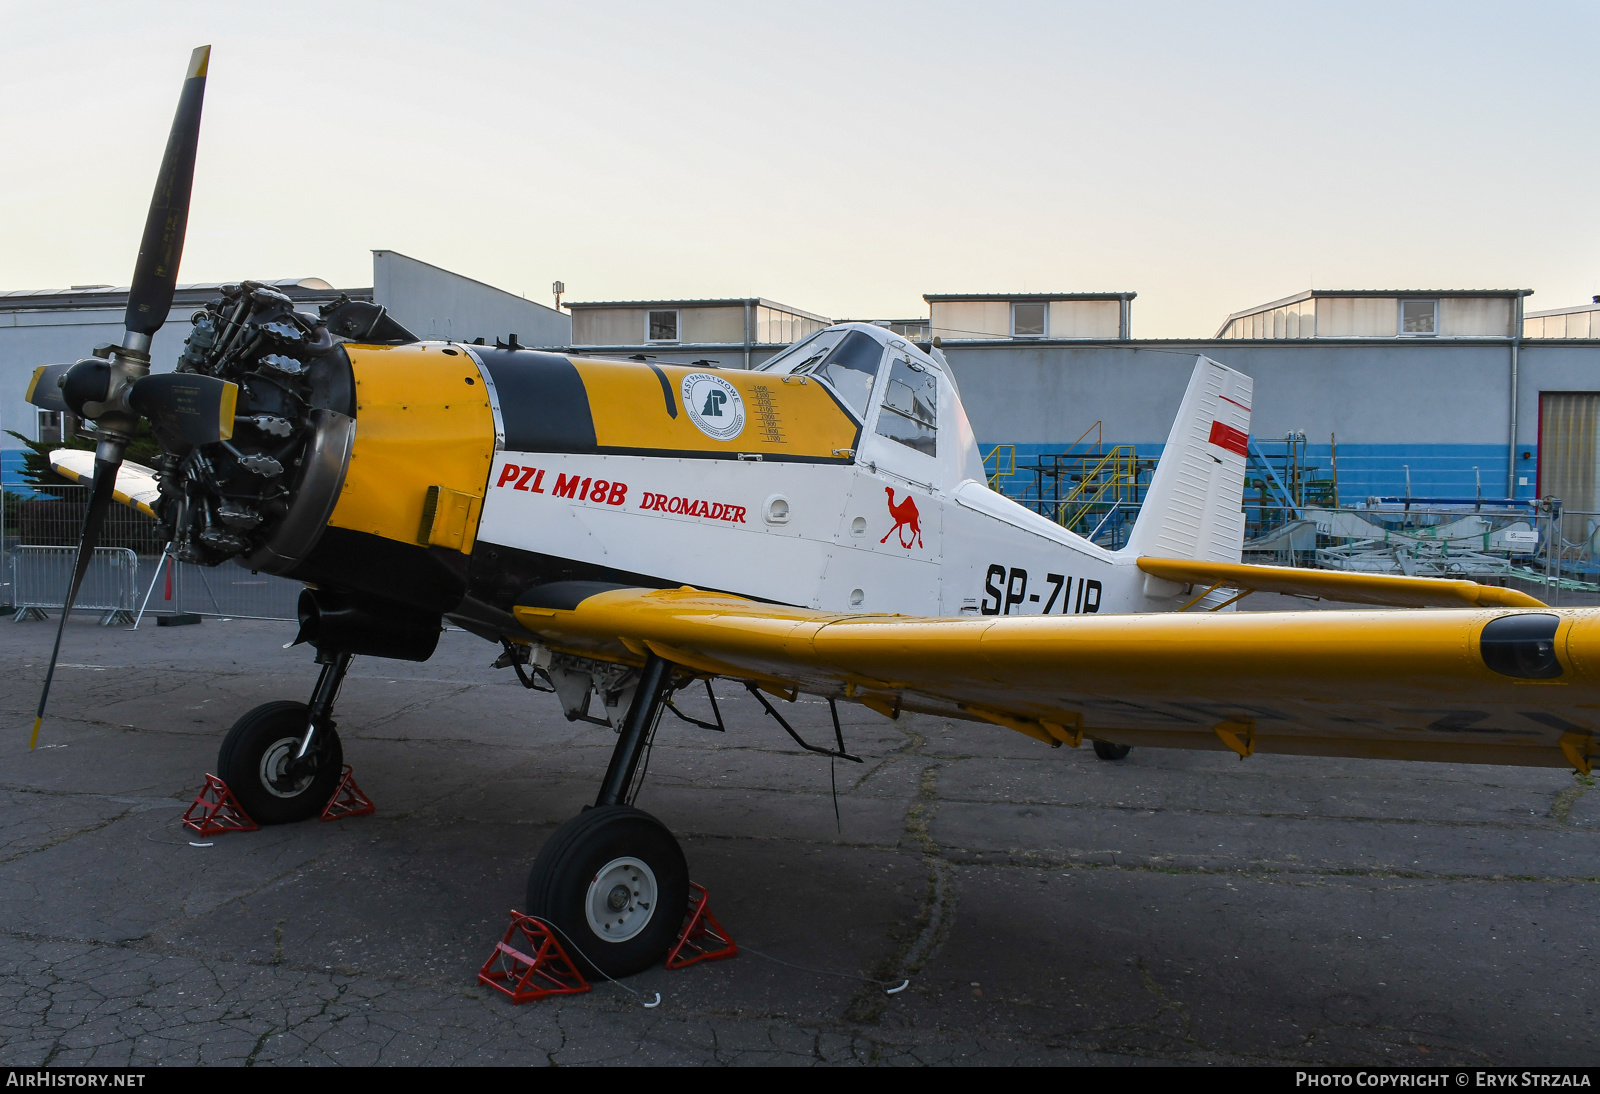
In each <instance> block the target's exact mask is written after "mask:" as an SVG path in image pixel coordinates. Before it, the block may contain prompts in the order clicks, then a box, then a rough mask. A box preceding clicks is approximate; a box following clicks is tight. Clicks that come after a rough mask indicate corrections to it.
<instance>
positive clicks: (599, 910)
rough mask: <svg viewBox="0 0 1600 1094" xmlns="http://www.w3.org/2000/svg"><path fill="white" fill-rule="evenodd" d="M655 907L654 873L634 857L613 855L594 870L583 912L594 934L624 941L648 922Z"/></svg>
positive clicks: (609, 940)
mask: <svg viewBox="0 0 1600 1094" xmlns="http://www.w3.org/2000/svg"><path fill="white" fill-rule="evenodd" d="M655 910H656V875H655V872H654V871H652V870H651V869H650V867H649V866H647V865H645V864H644V863H643V862H641V861H640V860H639V859H636V858H617V859H612V860H611V861H610V862H608V863H606V864H605V865H604V866H602V867H601V868H600V869H599V870H597V871H596V872H595V875H594V880H592V881H591V882H590V883H589V892H588V894H587V896H586V897H585V899H584V902H583V911H584V915H585V917H586V918H587V919H588V921H589V929H590V930H592V931H593V932H594V933H595V937H597V938H601V939H604V940H605V941H607V942H626V941H627V940H628V939H630V938H632V937H634V936H635V935H637V934H638V933H639V932H640V931H642V930H644V929H645V928H646V927H648V926H649V925H650V920H651V919H652V918H654V916H655Z"/></svg>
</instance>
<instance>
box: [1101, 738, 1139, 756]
mask: <svg viewBox="0 0 1600 1094" xmlns="http://www.w3.org/2000/svg"><path fill="white" fill-rule="evenodd" d="M1132 747H1133V746H1132V745H1114V744H1112V743H1111V742H1110V741H1096V742H1095V743H1094V754H1095V755H1096V756H1099V757H1100V758H1101V759H1102V760H1125V759H1127V758H1128V753H1129V752H1130V751H1131V750H1132Z"/></svg>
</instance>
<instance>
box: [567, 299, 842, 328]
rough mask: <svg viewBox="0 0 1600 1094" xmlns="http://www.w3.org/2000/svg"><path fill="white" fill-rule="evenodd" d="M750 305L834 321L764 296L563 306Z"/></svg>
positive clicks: (588, 302) (570, 303) (569, 302)
mask: <svg viewBox="0 0 1600 1094" xmlns="http://www.w3.org/2000/svg"><path fill="white" fill-rule="evenodd" d="M746 304H750V305H752V306H756V307H763V308H777V309H778V310H780V311H786V312H789V313H790V314H792V315H803V316H805V317H806V318H807V319H818V320H821V321H822V322H824V323H831V322H832V321H833V320H831V319H829V318H828V317H827V316H826V315H818V314H817V313H816V312H810V311H806V310H805V309H804V308H797V307H795V306H794V305H793V304H780V303H778V302H777V301H776V300H768V299H767V298H766V297H764V296H736V297H726V298H723V297H711V298H707V299H704V300H576V301H574V300H563V301H562V302H561V306H562V307H564V308H567V309H569V310H573V311H576V310H578V309H581V308H716V307H724V308H731V307H734V306H738V307H743V306H744V305H746Z"/></svg>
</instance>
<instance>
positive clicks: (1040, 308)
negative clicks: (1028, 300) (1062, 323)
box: [1011, 304, 1048, 338]
mask: <svg viewBox="0 0 1600 1094" xmlns="http://www.w3.org/2000/svg"><path fill="white" fill-rule="evenodd" d="M1047 310H1048V305H1045V304H1013V305H1011V337H1013V338H1043V337H1044V336H1045V316H1046V314H1047Z"/></svg>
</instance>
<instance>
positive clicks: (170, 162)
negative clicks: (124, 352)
mask: <svg viewBox="0 0 1600 1094" xmlns="http://www.w3.org/2000/svg"><path fill="white" fill-rule="evenodd" d="M210 61H211V47H210V46H201V47H199V48H198V49H196V50H195V51H194V53H193V54H192V55H190V57H189V75H188V76H187V77H186V78H185V79H184V82H183V93H182V95H180V96H179V98H178V112H177V114H175V115H174V116H173V119H172V132H171V133H170V134H169V135H168V137H167V151H166V154H165V155H164V156H162V157H161V171H160V173H159V174H158V175H156V189H155V193H154V194H153V195H151V198H150V213H149V216H148V217H147V218H146V220H145V222H144V237H143V238H142V239H141V240H140V241H139V261H138V263H137V264H136V265H135V266H134V268H133V285H132V287H131V288H130V289H129V291H128V314H127V318H126V320H125V324H126V326H127V329H128V330H129V331H130V332H132V333H137V334H145V335H151V334H154V333H155V332H156V331H158V330H160V329H161V324H163V323H165V322H166V321H167V313H168V312H169V311H171V310H172V292H173V289H174V288H176V287H177V284H178V263H179V261H180V260H181V259H182V258H183V234H184V231H185V229H186V228H187V227H188V224H189V193H190V191H191V190H192V189H193V187H194V158H195V149H196V147H197V146H198V144H199V141H200V108H201V106H202V105H203V104H204V102H205V95H206V66H207V65H208V64H209V63H210Z"/></svg>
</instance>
